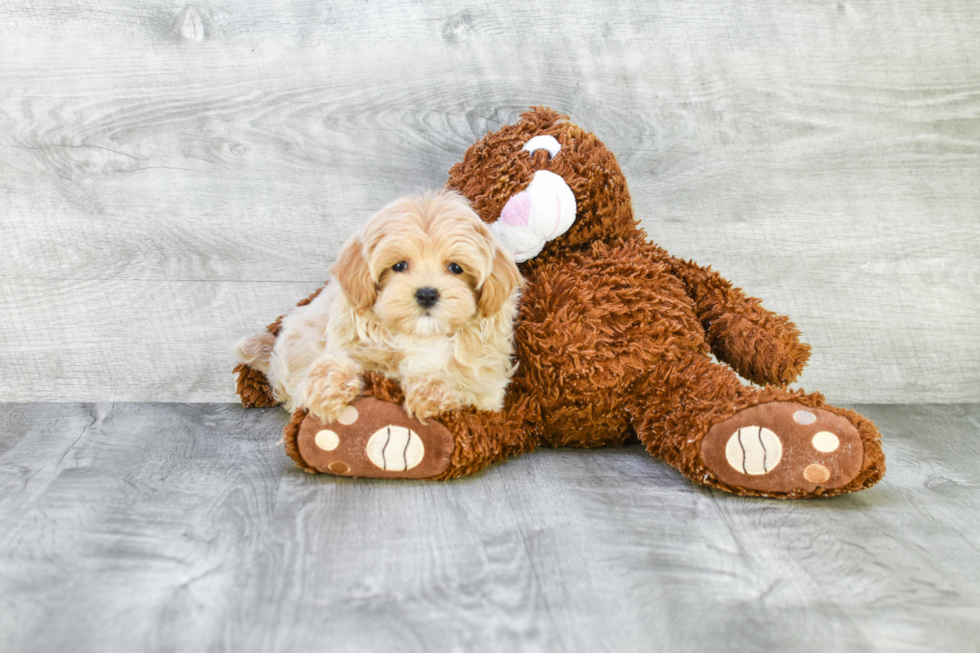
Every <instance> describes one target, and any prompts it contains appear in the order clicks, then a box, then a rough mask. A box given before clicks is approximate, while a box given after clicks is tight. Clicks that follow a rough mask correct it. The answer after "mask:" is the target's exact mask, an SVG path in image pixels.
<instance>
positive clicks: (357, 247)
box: [330, 235, 378, 311]
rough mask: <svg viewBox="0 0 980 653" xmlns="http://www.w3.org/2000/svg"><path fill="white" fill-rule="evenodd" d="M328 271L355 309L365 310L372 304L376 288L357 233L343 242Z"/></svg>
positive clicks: (362, 242) (376, 291)
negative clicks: (334, 261)
mask: <svg viewBox="0 0 980 653" xmlns="http://www.w3.org/2000/svg"><path fill="white" fill-rule="evenodd" d="M330 272H331V274H333V276H334V278H335V279H337V283H339V284H340V289H341V290H342V291H343V293H344V296H345V297H347V301H349V302H350V303H351V306H353V307H354V308H355V309H356V310H357V311H364V310H367V309H368V308H370V307H371V306H373V305H374V301H375V299H377V296H378V290H377V287H376V285H375V283H374V279H372V278H371V270H370V268H368V263H367V259H366V258H365V256H364V241H363V240H362V239H361V237H360V236H359V235H355V236H353V237H351V238H350V239H349V240H348V241H347V242H346V243H344V247H343V249H341V250H340V256H338V257H337V262H336V263H334V264H333V266H331V268H330Z"/></svg>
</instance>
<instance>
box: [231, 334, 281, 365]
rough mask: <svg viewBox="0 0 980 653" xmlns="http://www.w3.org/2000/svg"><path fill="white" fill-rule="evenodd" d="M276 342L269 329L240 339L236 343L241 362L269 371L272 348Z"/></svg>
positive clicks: (236, 352)
mask: <svg viewBox="0 0 980 653" xmlns="http://www.w3.org/2000/svg"><path fill="white" fill-rule="evenodd" d="M275 344H276V337H275V336H274V335H272V334H271V333H269V332H268V331H262V332H261V333H256V334H254V335H251V336H245V337H244V338H242V339H241V340H239V341H238V343H237V344H236V345H235V354H236V355H237V356H238V361H239V362H240V363H245V364H246V365H248V366H249V367H251V368H252V369H254V370H258V371H260V372H262V373H263V374H265V373H267V372H268V371H269V361H270V360H271V359H272V348H273V346H275Z"/></svg>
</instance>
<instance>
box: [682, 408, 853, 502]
mask: <svg viewBox="0 0 980 653" xmlns="http://www.w3.org/2000/svg"><path fill="white" fill-rule="evenodd" d="M701 457H702V459H703V461H704V465H705V467H707V468H708V470H709V471H710V472H711V473H712V474H714V475H715V476H716V477H717V479H718V481H720V482H721V483H723V484H724V485H726V486H729V487H730V488H732V489H733V490H735V491H736V492H737V491H738V490H739V489H742V488H744V489H746V490H750V491H752V492H751V493H752V494H763V495H768V496H780V497H802V496H814V495H821V494H839V493H841V492H848V491H852V490H857V489H862V487H863V486H861V485H857V486H855V487H848V486H849V484H852V481H854V480H855V478H856V477H857V476H858V474H859V473H860V472H861V469H862V466H863V464H864V457H865V454H864V446H863V443H862V441H861V436H860V434H859V432H858V429H857V428H856V427H855V426H854V424H852V423H851V422H850V421H848V420H847V419H845V418H844V417H841V416H839V415H835V414H834V413H832V412H829V411H827V410H822V409H820V408H812V407H809V406H804V405H802V404H798V403H795V402H790V401H775V402H770V403H765V404H759V405H756V406H751V407H749V408H745V409H743V410H741V411H739V412H737V413H735V415H733V416H732V417H729V418H728V419H726V420H725V421H723V422H719V423H718V424H715V425H714V426H712V427H711V429H710V430H709V431H708V434H707V435H706V436H705V437H704V439H703V440H702V441H701Z"/></svg>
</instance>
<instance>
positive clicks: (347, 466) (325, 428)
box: [297, 397, 455, 478]
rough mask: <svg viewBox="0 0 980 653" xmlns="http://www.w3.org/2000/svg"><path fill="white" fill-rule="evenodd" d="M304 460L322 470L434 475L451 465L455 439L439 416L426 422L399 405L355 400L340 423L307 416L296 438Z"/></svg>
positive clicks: (371, 474) (350, 473)
mask: <svg viewBox="0 0 980 653" xmlns="http://www.w3.org/2000/svg"><path fill="white" fill-rule="evenodd" d="M297 444H298V447H299V452H300V455H302V457H303V460H304V461H305V462H306V463H307V464H308V465H310V466H311V467H314V468H315V469H316V470H317V471H320V472H323V473H325V474H333V475H335V476H357V477H362V478H432V477H434V476H438V475H439V474H441V473H442V472H444V471H446V469H447V468H448V467H449V463H450V458H451V457H452V453H453V448H454V446H455V443H454V441H453V436H452V434H451V433H450V432H449V430H448V429H447V428H446V427H445V426H443V425H442V424H440V423H439V422H436V421H434V420H431V419H430V420H428V423H426V424H423V423H422V422H420V421H419V420H417V419H415V418H410V417H409V416H408V415H407V414H406V413H405V410H404V409H403V408H402V407H401V406H399V405H398V404H393V403H389V402H387V401H381V400H379V399H375V398H373V397H360V398H358V399H355V400H354V401H353V403H351V405H350V406H348V407H347V409H346V410H344V412H342V413H341V414H340V416H339V417H338V418H337V421H336V422H332V423H329V424H327V423H324V422H322V421H320V419H319V418H318V417H316V416H315V415H312V414H310V415H307V416H306V419H304V420H303V423H302V425H301V426H300V429H299V436H298V437H297Z"/></svg>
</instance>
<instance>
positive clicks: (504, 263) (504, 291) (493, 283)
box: [478, 247, 524, 317]
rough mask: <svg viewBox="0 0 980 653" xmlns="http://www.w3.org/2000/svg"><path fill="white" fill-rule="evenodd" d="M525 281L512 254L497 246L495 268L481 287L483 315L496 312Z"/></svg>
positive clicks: (481, 310)
mask: <svg viewBox="0 0 980 653" xmlns="http://www.w3.org/2000/svg"><path fill="white" fill-rule="evenodd" d="M523 283H524V279H523V277H521V272H520V270H518V269H517V264H516V263H514V259H513V258H512V257H511V255H510V254H508V253H507V252H505V251H504V250H502V249H501V248H500V247H495V248H494V253H493V269H492V270H491V271H490V276H489V277H487V280H486V281H484V282H483V286H482V287H481V288H480V300H479V302H478V305H479V307H480V313H481V314H482V315H483V317H490V316H491V315H494V314H496V313H497V312H498V311H499V310H500V309H501V308H503V307H504V304H506V303H507V300H509V299H510V296H511V295H512V294H513V293H514V289H515V288H518V287H519V286H521V285H522V284H523Z"/></svg>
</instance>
